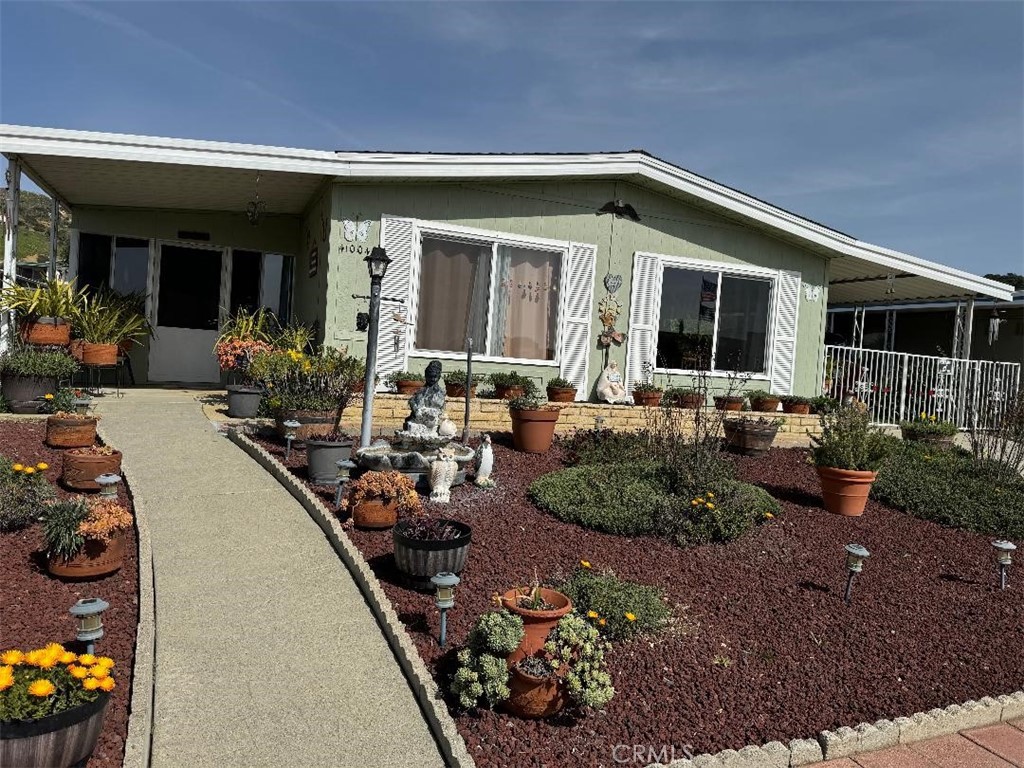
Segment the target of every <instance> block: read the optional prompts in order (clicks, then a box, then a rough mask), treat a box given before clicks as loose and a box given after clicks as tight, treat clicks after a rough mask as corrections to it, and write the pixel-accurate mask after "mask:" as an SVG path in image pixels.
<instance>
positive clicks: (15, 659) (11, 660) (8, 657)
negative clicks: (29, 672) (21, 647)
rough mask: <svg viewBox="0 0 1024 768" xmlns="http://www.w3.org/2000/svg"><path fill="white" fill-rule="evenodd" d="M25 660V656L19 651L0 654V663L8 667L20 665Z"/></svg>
mask: <svg viewBox="0 0 1024 768" xmlns="http://www.w3.org/2000/svg"><path fill="white" fill-rule="evenodd" d="M24 660H25V654H24V653H22V652H21V651H14V650H11V651H4V652H3V653H0V662H3V663H4V664H6V665H8V666H10V665H14V664H21V662H23V661H24Z"/></svg>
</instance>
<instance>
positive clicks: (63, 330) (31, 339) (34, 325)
mask: <svg viewBox="0 0 1024 768" xmlns="http://www.w3.org/2000/svg"><path fill="white" fill-rule="evenodd" d="M21 338H22V339H23V340H24V341H25V343H26V344H35V345H38V346H48V347H66V346H67V345H68V343H69V342H70V341H71V323H69V322H68V321H67V320H65V319H64V318H62V317H37V318H36V319H35V320H26V321H24V322H23V323H22V324H21Z"/></svg>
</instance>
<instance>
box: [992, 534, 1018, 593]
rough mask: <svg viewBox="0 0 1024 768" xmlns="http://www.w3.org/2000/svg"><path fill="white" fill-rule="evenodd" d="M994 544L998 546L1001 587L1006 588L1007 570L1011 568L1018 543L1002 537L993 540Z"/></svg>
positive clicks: (997, 554)
mask: <svg viewBox="0 0 1024 768" xmlns="http://www.w3.org/2000/svg"><path fill="white" fill-rule="evenodd" d="M992 546H993V547H995V548H996V557H997V558H998V562H999V588H1000V589H1006V571H1007V570H1009V568H1010V563H1012V562H1013V553H1014V551H1015V550H1016V549H1017V545H1016V544H1014V543H1013V542H1010V541H1005V540H1003V539H1000V540H999V541H993V542H992Z"/></svg>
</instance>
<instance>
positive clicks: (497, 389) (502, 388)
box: [494, 384, 526, 400]
mask: <svg viewBox="0 0 1024 768" xmlns="http://www.w3.org/2000/svg"><path fill="white" fill-rule="evenodd" d="M525 393H526V390H525V389H523V388H522V387H521V386H519V385H518V384H495V385H494V394H495V395H496V396H497V397H498V398H500V399H501V400H515V399H516V398H517V397H522V396H523V395H524V394H525Z"/></svg>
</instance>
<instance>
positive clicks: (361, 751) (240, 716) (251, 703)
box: [97, 389, 443, 768]
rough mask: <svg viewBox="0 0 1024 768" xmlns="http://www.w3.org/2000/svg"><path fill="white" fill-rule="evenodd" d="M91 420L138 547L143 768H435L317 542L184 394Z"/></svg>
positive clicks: (373, 628)
mask: <svg viewBox="0 0 1024 768" xmlns="http://www.w3.org/2000/svg"><path fill="white" fill-rule="evenodd" d="M97 411H98V412H99V413H100V414H101V415H102V417H103V420H102V429H103V430H104V433H105V434H106V436H107V438H108V439H109V440H110V442H111V443H112V444H113V445H115V446H116V447H117V448H119V449H121V450H122V451H123V452H124V454H125V472H126V475H127V479H128V482H129V484H130V485H131V488H132V492H133V493H134V495H135V496H136V498H138V499H140V501H141V502H142V505H143V508H144V513H145V515H146V518H147V520H148V524H149V529H150V535H151V540H152V550H153V569H154V586H155V594H156V653H155V666H154V681H155V684H154V701H153V725H152V729H153V730H152V752H151V761H152V762H151V764H152V765H153V766H154V768H168V767H170V766H174V767H175V768H176V767H177V766H183V765H187V766H189V767H190V768H200V767H201V766H216V767H217V768H225V767H227V766H246V767H254V766H296V767H299V766H302V767H305V766H354V767H355V766H358V767H359V768H364V767H365V768H373V767H374V766H404V765H407V766H423V768H428V767H429V766H441V765H443V761H442V759H441V756H440V753H439V752H438V748H437V746H436V744H435V742H434V739H433V738H432V736H431V734H430V731H429V730H428V727H427V725H426V722H425V721H424V719H423V716H422V714H421V712H420V709H419V707H418V705H417V703H416V700H415V698H414V696H413V693H412V691H411V690H410V688H409V686H408V683H407V682H406V680H405V678H404V677H403V676H402V673H401V670H400V669H399V666H398V664H397V662H396V660H395V658H394V656H393V655H392V653H391V650H390V648H389V646H388V644H387V642H386V641H385V639H384V637H383V636H382V634H381V632H380V629H379V628H378V625H377V623H376V621H375V620H374V618H373V615H372V614H371V613H370V609H369V608H368V607H367V605H366V603H365V602H364V601H363V598H362V595H361V594H360V592H359V590H358V588H357V587H356V585H355V583H354V582H353V581H352V578H351V577H350V575H349V573H348V571H347V570H346V569H345V566H344V565H343V564H342V563H341V561H340V560H339V559H338V556H337V555H336V554H335V552H334V550H333V549H332V548H331V546H330V544H329V543H328V541H327V540H326V538H325V537H324V535H323V532H322V531H321V530H320V528H319V527H317V525H316V524H315V523H314V522H313V521H312V520H311V519H310V518H309V515H308V514H307V513H306V512H305V510H304V509H303V508H302V507H301V506H300V505H299V504H298V503H297V502H296V501H295V500H294V499H293V498H292V497H291V496H290V495H289V494H288V492H287V491H285V490H284V489H283V488H282V487H281V486H280V485H279V484H278V483H277V481H276V480H274V479H273V478H272V477H271V476H270V475H269V474H267V473H266V472H264V470H263V469H262V468H260V467H259V465H257V464H256V463H255V462H254V461H253V460H252V459H250V458H249V457H248V456H247V455H245V454H244V453H243V452H242V451H241V450H239V449H238V448H237V447H235V446H234V445H233V444H231V443H230V442H228V440H227V439H226V438H224V437H223V436H220V435H218V434H217V433H216V431H215V430H214V427H213V426H212V425H211V424H210V422H209V421H207V420H206V419H205V418H204V417H203V415H202V411H201V408H200V404H199V403H198V402H196V400H195V396H194V394H193V393H189V392H186V391H174V390H156V389H153V390H131V391H128V392H127V394H126V395H125V397H124V398H123V399H120V400H118V399H115V398H113V397H107V398H104V399H103V400H102V401H100V403H99V406H98V408H97Z"/></svg>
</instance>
